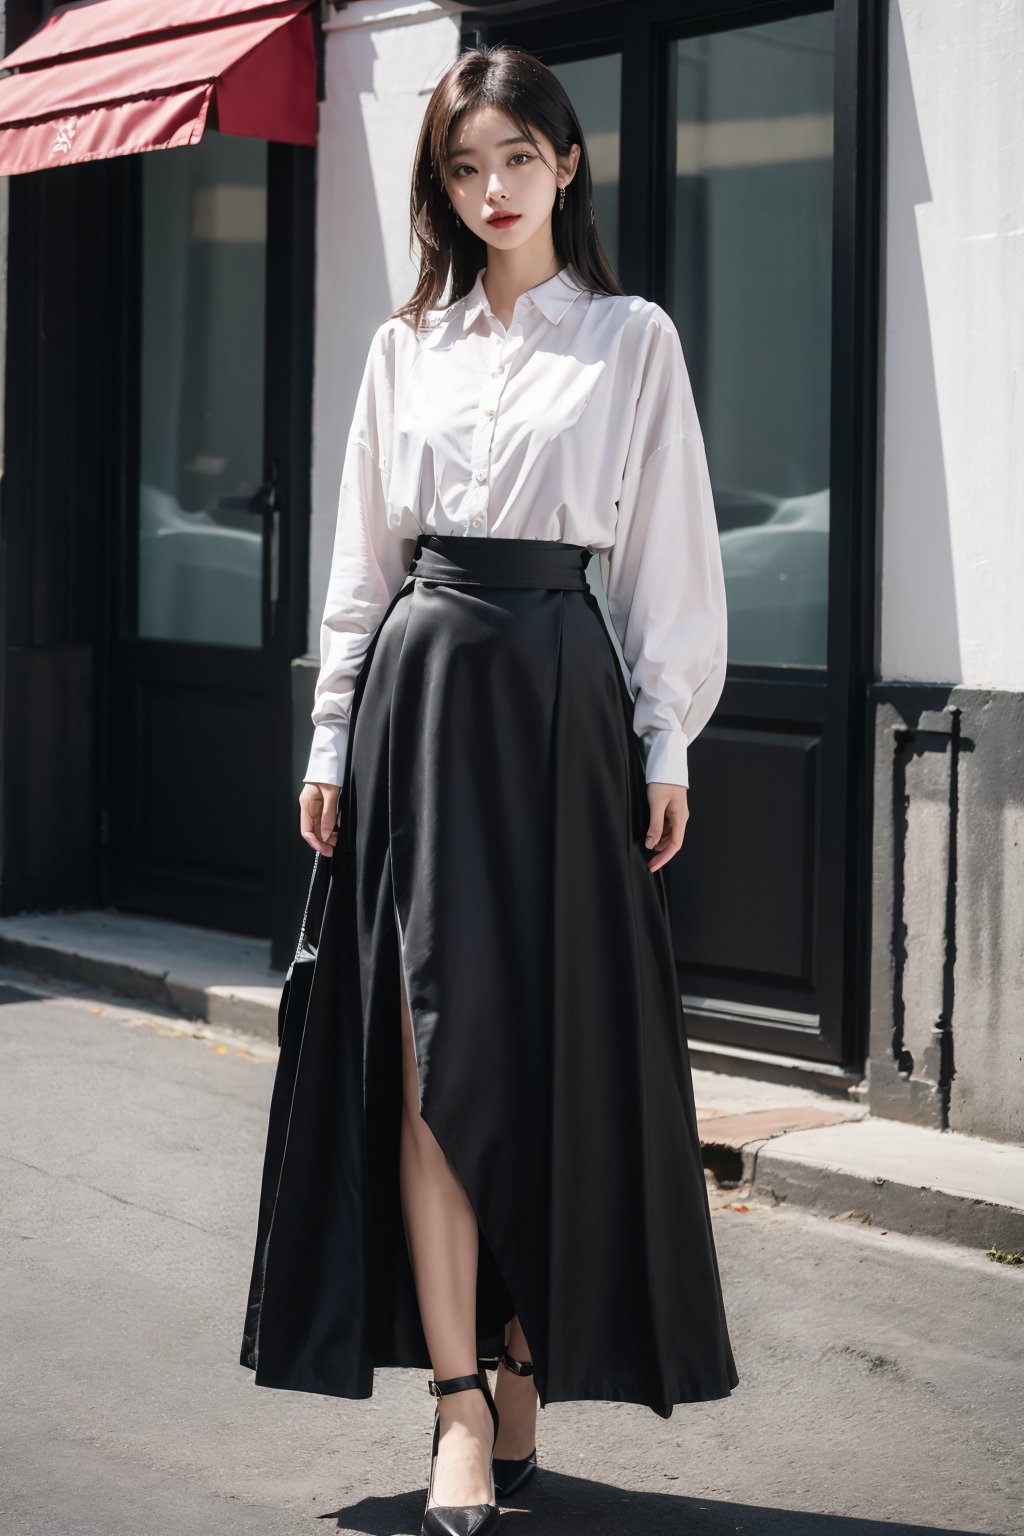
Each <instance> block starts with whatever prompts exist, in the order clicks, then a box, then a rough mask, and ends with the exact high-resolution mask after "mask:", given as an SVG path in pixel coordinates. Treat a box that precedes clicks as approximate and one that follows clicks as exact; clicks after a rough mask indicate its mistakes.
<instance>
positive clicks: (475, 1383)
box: [427, 1371, 487, 1397]
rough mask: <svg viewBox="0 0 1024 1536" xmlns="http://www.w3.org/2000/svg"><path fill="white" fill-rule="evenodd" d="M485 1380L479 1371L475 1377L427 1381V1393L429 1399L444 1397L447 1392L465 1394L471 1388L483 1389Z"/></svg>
mask: <svg viewBox="0 0 1024 1536" xmlns="http://www.w3.org/2000/svg"><path fill="white" fill-rule="evenodd" d="M486 1379H487V1378H486V1377H482V1375H481V1372H480V1371H477V1373H476V1375H475V1376H448V1377H447V1378H446V1379H445V1380H444V1381H433V1380H430V1381H428V1382H427V1391H428V1392H429V1393H430V1395H431V1397H444V1396H446V1395H447V1393H449V1392H467V1391H468V1390H469V1389H470V1388H471V1387H480V1388H481V1389H483V1388H484V1383H485V1382H486Z"/></svg>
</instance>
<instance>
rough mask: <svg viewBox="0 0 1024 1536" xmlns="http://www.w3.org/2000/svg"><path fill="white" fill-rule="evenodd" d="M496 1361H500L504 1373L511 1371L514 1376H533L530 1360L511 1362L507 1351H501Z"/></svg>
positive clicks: (511, 1359)
mask: <svg viewBox="0 0 1024 1536" xmlns="http://www.w3.org/2000/svg"><path fill="white" fill-rule="evenodd" d="M498 1359H499V1360H500V1361H501V1363H502V1365H503V1366H504V1367H505V1369H506V1371H511V1372H512V1373H513V1375H515V1376H532V1375H533V1361H532V1360H513V1358H512V1356H511V1355H510V1354H509V1352H508V1350H503V1351H502V1353H501V1354H500V1355H499V1356H498Z"/></svg>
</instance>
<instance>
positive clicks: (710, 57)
mask: <svg viewBox="0 0 1024 1536" xmlns="http://www.w3.org/2000/svg"><path fill="white" fill-rule="evenodd" d="M833 63H834V27H833V14H832V12H831V11H828V12H825V13H822V14H818V15H813V16H800V17H794V18H792V19H790V20H787V21H773V22H769V23H766V24H765V25H762V26H754V27H745V28H742V29H739V30H737V31H734V32H724V33H718V34H714V35H711V36H704V37H694V38H686V39H679V40H678V41H677V42H676V44H675V69H676V74H677V79H676V101H677V117H676V123H675V125H674V127H675V164H676V179H675V243H674V271H673V272H672V273H671V281H672V292H671V295H670V302H671V309H672V314H673V317H674V319H675V321H676V324H677V326H678V328H679V332H680V335H681V337H682V341H683V349H684V352H685V354H686V359H687V363H688V366H689V370H690V375H691V378H692V381H693V386H694V392H695V395H696V398H697V406H698V410H699V413H700V418H701V425H702V428H703V431H704V437H705V442H706V445H707V451H708V460H709V464H710V468H711V478H712V483H713V485H714V491H715V506H716V509H717V512H718V521H719V529H720V532H721V537H722V554H723V559H724V563H725V573H726V582H727V586H728V592H729V656H730V661H732V662H739V663H744V662H745V663H755V664H759V665H777V666H785V665H790V666H804V667H822V666H824V665H825V660H826V641H827V629H828V540H829V413H830V389H831V384H830V380H831V323H832V321H831V271H832V142H833V125H832V112H833Z"/></svg>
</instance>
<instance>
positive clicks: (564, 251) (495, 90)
mask: <svg viewBox="0 0 1024 1536" xmlns="http://www.w3.org/2000/svg"><path fill="white" fill-rule="evenodd" d="M475 107H497V108H498V109H499V111H501V112H504V113H505V115H506V116H507V117H509V118H511V120H512V121H513V122H514V123H515V124H516V126H517V128H518V129H519V131H520V133H522V134H523V135H524V137H525V138H527V139H529V141H530V142H531V143H532V144H533V145H534V147H535V148H536V149H537V151H538V153H541V147H540V145H539V144H538V143H537V139H536V133H537V131H538V130H539V131H540V132H541V133H543V134H544V135H545V136H546V137H547V138H548V139H549V140H550V141H551V143H552V144H553V145H554V148H555V151H556V153H557V154H559V155H566V154H568V152H569V148H570V146H571V145H572V144H578V145H579V146H580V157H579V160H578V162H577V165H576V173H575V175H574V176H573V178H572V181H571V182H570V183H569V184H568V186H567V187H566V189H565V207H564V209H563V210H561V211H557V212H555V213H554V215H553V217H552V221H551V227H552V236H553V239H554V245H555V253H556V255H557V257H558V260H559V262H560V264H561V265H563V266H565V265H568V266H570V267H571V268H572V271H573V275H574V277H575V279H576V281H577V282H578V283H579V284H580V286H581V287H583V288H587V289H589V290H590V291H591V292H595V293H622V292H623V290H622V288H620V287H619V284H618V280H617V279H616V276H615V273H614V272H613V271H612V268H611V265H610V264H609V261H608V258H607V257H606V256H605V253H604V251H603V249H602V247H601V242H600V240H599V239H598V234H597V225H596V223H595V220H594V204H593V200H592V199H593V183H592V181H591V177H590V159H589V156H588V155H587V146H586V143H585V142H584V139H583V130H582V128H581V127H580V124H579V119H578V118H577V116H576V113H575V112H574V110H573V106H572V103H571V101H570V100H569V98H568V96H567V95H566V93H565V89H564V87H563V86H562V83H561V81H560V80H559V79H558V76H557V75H554V74H552V72H551V70H550V69H548V68H547V66H546V65H545V64H542V63H541V61H540V59H538V58H536V57H535V56H534V55H533V54H532V53H527V52H526V51H525V49H522V48H516V47H514V46H513V45H511V44H507V43H502V44H499V45H497V46H495V47H490V48H489V47H483V48H469V49H467V50H466V51H465V52H464V53H461V54H460V55H459V57H458V58H457V59H455V60H454V62H453V63H452V64H451V65H450V66H449V68H448V69H446V70H445V72H444V74H443V75H442V76H441V78H440V80H439V81H438V82H437V85H436V86H435V87H434V90H433V94H432V95H431V97H430V100H429V102H428V103H427V110H426V112H425V113H424V117H423V126H422V127H421V129H420V136H419V142H418V144H417V146H416V158H415V161H414V164H413V173H412V191H411V194H410V199H409V213H410V219H411V230H410V249H412V248H413V247H414V246H416V245H418V246H419V263H420V273H419V278H418V280H417V283H416V288H415V290H414V292H413V295H412V297H411V298H410V299H409V301H408V302H407V303H406V304H403V305H402V307H401V308H400V309H396V310H395V311H394V312H393V314H392V315H390V316H388V318H389V319H397V318H398V317H402V318H406V319H410V320H411V321H412V323H413V325H414V326H415V327H416V328H417V329H418V328H419V327H420V326H421V325H422V323H423V319H424V316H425V315H426V313H427V311H428V310H430V309H436V308H439V307H440V304H441V299H442V295H443V294H444V291H445V285H446V283H447V281H448V277H449V275H450V276H451V292H450V295H449V298H448V303H449V304H454V303H455V302H456V301H457V300H458V299H461V298H462V297H463V296H464V295H465V294H466V293H468V292H469V290H470V288H471V287H472V286H473V283H474V281H475V279H476V274H477V272H478V271H479V269H480V268H481V267H482V266H485V265H486V262H487V242H486V241H485V240H482V239H481V238H480V236H479V235H475V234H473V232H472V231H471V230H469V229H467V228H466V226H465V225H464V224H458V225H457V224H456V222H455V213H454V211H453V210H452V207H451V205H450V203H449V200H448V194H447V192H446V191H445V186H444V178H445V173H446V169H447V154H448V137H449V134H450V133H451V131H452V128H453V127H454V126H455V124H456V123H457V122H458V121H459V119H460V118H461V117H462V116H463V115H464V114H465V113H466V112H469V111H470V110H472V109H473V108H475ZM551 169H552V170H555V169H557V168H556V167H555V166H552V167H551Z"/></svg>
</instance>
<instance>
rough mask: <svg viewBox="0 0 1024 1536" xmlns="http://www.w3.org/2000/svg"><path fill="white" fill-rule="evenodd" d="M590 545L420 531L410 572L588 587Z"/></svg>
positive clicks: (488, 583) (468, 583)
mask: <svg viewBox="0 0 1024 1536" xmlns="http://www.w3.org/2000/svg"><path fill="white" fill-rule="evenodd" d="M592 554H593V550H592V549H591V548H590V545H589V544H566V543H562V542H558V541H555V540H552V539H506V538H497V539H491V538H485V539H474V538H470V537H469V536H468V535H466V534H458V533H421V534H420V535H419V537H418V538H417V540H416V547H415V549H414V551H413V558H412V563H411V565H410V566H409V574H410V575H412V576H422V577H423V578H424V580H427V581H443V582H446V583H448V584H450V585H452V586H462V587H561V588H565V589H567V590H579V591H586V590H587V586H588V583H587V578H586V574H585V573H586V566H587V562H588V560H589V559H590V557H591V555H592Z"/></svg>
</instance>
